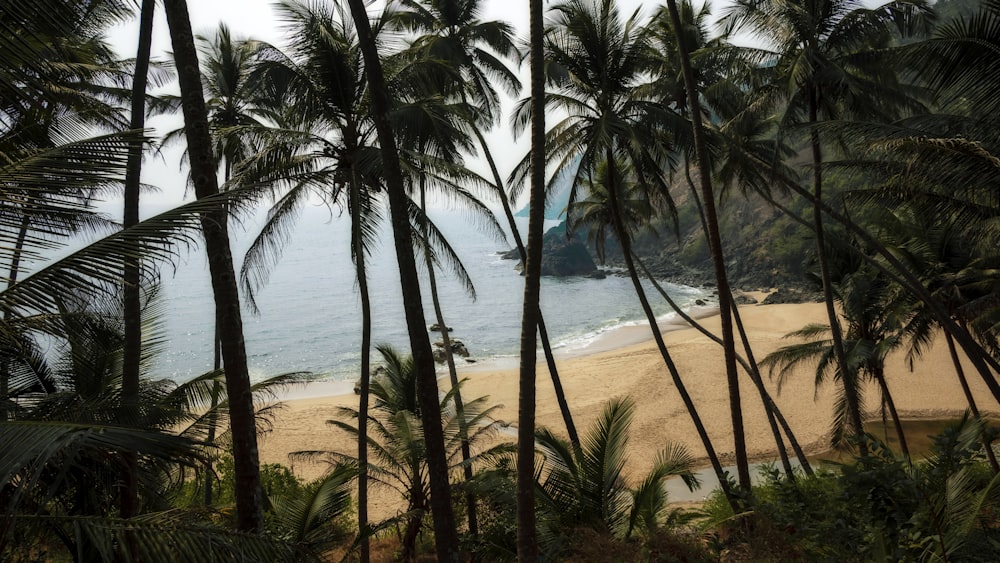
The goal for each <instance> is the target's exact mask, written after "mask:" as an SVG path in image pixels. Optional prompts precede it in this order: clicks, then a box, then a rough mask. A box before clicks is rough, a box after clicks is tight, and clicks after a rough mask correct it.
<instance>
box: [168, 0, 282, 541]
mask: <svg viewBox="0 0 1000 563" xmlns="http://www.w3.org/2000/svg"><path fill="white" fill-rule="evenodd" d="M163 11H164V12H165V13H166V16H167V24H168V26H169V28H170V41H171V45H172V47H173V51H174V61H175V63H176V68H177V78H178V82H179V83H180V89H181V105H182V109H183V112H184V131H185V136H186V137H187V144H188V154H189V155H190V160H191V177H192V178H193V179H194V187H195V196H196V197H197V198H198V199H202V198H206V197H211V196H214V195H216V194H218V193H219V186H218V178H217V177H216V173H217V172H216V170H217V169H216V166H217V162H216V160H215V158H214V157H213V155H212V140H211V136H210V134H209V126H208V112H207V110H206V108H205V98H204V95H203V93H202V85H201V71H200V69H199V67H198V52H197V50H196V49H195V46H194V35H193V34H192V32H191V19H190V17H189V15H188V8H187V2H186V1H185V0H164V3H163ZM227 222H228V217H227V212H226V210H225V209H220V210H219V211H216V212H213V213H210V214H205V215H203V216H202V219H201V225H202V231H203V232H204V236H205V251H206V253H207V254H208V267H209V272H210V274H211V277H212V292H213V294H214V296H215V319H216V322H217V323H218V325H219V329H220V333H221V337H222V338H221V340H222V358H223V362H224V363H225V365H226V392H227V394H228V397H229V421H230V427H231V434H232V443H233V465H234V467H233V469H234V474H235V478H236V483H235V496H236V527H237V529H239V530H241V531H247V532H254V531H258V530H260V529H261V528H262V527H263V516H262V508H263V504H262V503H263V493H262V491H261V486H260V460H259V455H258V452H257V427H256V423H255V419H254V410H253V394H252V393H251V387H250V373H249V371H248V370H247V354H246V347H245V343H244V341H243V319H242V315H241V312H240V297H239V290H238V288H237V285H236V274H235V272H234V271H233V255H232V251H231V249H230V247H229V232H228V231H229V229H228V225H227Z"/></svg>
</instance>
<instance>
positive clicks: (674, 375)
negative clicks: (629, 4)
mask: <svg viewBox="0 0 1000 563" xmlns="http://www.w3.org/2000/svg"><path fill="white" fill-rule="evenodd" d="M555 10H556V13H557V15H558V17H557V18H556V19H555V26H554V27H553V29H552V30H551V31H550V32H549V34H548V36H547V39H546V47H547V50H548V59H549V65H550V68H551V69H552V70H551V76H552V80H553V81H554V82H555V84H556V86H557V88H558V90H557V92H555V93H553V94H551V95H550V97H549V104H550V105H551V106H553V107H554V108H559V109H562V110H564V111H565V112H566V113H568V114H569V117H567V118H565V119H563V120H562V121H560V122H559V123H557V124H556V125H555V126H553V127H552V129H551V130H550V132H549V133H548V148H549V151H550V155H551V158H554V159H556V162H557V171H556V174H560V173H567V174H571V175H572V177H573V178H574V188H573V192H571V195H570V204H569V208H568V215H569V217H570V218H571V219H572V218H573V217H574V213H575V210H574V207H575V202H576V201H577V199H578V191H579V190H582V189H584V188H585V187H586V186H588V184H591V185H595V186H596V185H598V184H600V185H601V186H602V188H601V190H600V191H601V193H602V194H603V196H602V199H604V201H605V202H606V203H607V206H606V213H605V214H604V215H603V216H604V218H606V219H607V220H608V221H609V225H610V226H611V232H613V233H614V234H615V238H616V240H617V241H618V243H619V245H620V246H621V248H622V255H623V257H624V259H625V263H626V267H627V269H628V271H629V272H630V277H631V279H632V282H633V287H634V289H635V292H636V296H637V297H638V299H639V302H640V304H641V305H642V308H643V311H644V312H645V315H646V318H647V319H648V320H649V323H650V330H651V332H652V334H653V338H654V340H655V341H656V343H657V347H658V349H659V351H660V354H661V356H662V357H663V361H664V364H665V365H666V367H667V370H668V371H669V372H670V375H671V380H672V382H673V384H674V386H675V387H676V388H677V390H678V392H679V393H680V395H681V399H682V401H683V402H684V406H685V408H686V409H687V411H688V413H689V415H690V416H691V418H692V421H693V422H694V425H695V428H696V430H697V431H698V435H699V437H700V439H701V441H702V444H703V445H704V447H705V451H706V453H707V455H708V457H709V459H710V460H711V461H712V465H713V468H714V469H715V471H716V473H717V475H718V476H719V479H720V482H721V483H724V485H723V486H724V487H725V486H726V485H725V483H726V482H727V481H726V479H725V477H724V475H723V471H722V465H721V463H719V461H718V456H716V454H715V448H714V447H713V446H712V443H711V439H710V438H709V436H708V434H707V432H705V429H704V425H703V424H702V423H701V418H700V416H699V415H698V412H697V409H696V407H695V405H694V403H693V401H691V398H690V396H689V395H688V393H687V389H686V387H685V386H684V383H683V381H682V380H681V377H680V374H679V373H678V372H677V370H676V366H674V363H673V360H672V358H671V357H670V354H669V352H668V351H667V349H666V345H665V344H664V343H663V339H662V335H661V334H660V331H659V329H658V326H657V323H656V319H655V315H654V314H653V311H652V309H651V308H650V306H649V301H648V299H647V298H646V295H645V290H644V289H643V287H642V284H641V282H640V280H639V277H638V273H637V269H636V267H635V264H634V262H633V260H632V252H631V238H632V233H631V231H630V230H629V229H631V228H632V227H631V225H630V224H629V223H628V217H627V216H626V215H627V214H628V213H629V212H630V211H629V203H628V202H627V201H624V199H627V198H630V197H635V196H634V195H633V194H631V193H630V189H629V186H628V185H627V184H626V181H629V182H634V184H635V187H636V188H639V189H641V194H639V197H638V198H639V199H642V200H645V201H647V202H648V203H649V205H650V207H649V208H648V209H665V210H666V211H667V212H668V213H672V212H673V202H672V200H671V199H670V197H669V194H668V187H667V184H666V178H665V175H664V172H663V170H664V167H665V166H667V164H668V163H669V159H668V156H667V150H666V149H667V147H666V144H665V141H666V139H665V138H664V137H663V136H661V135H660V134H659V133H660V130H659V128H657V127H650V125H649V124H650V123H654V124H660V123H665V122H666V120H668V119H669V117H670V115H669V112H668V110H666V109H665V108H664V107H663V106H662V105H660V104H657V103H655V102H652V101H649V100H647V99H645V98H643V97H641V96H640V95H639V93H638V91H639V89H640V80H641V79H642V77H643V75H644V71H645V69H646V58H645V54H646V52H647V51H646V42H645V36H644V35H643V33H644V32H643V30H642V29H641V28H639V26H638V23H637V17H638V14H637V13H635V14H633V15H632V16H631V17H630V18H629V19H628V20H626V21H624V22H623V21H621V19H620V18H619V14H618V10H617V8H616V7H615V5H614V3H613V2H612V1H611V0H602V1H601V2H599V3H596V4H591V3H588V2H583V1H580V0H570V1H567V2H563V3H561V4H559V5H557V6H556V7H555ZM595 46H601V48H600V49H595V48H594V47H595ZM523 119H524V114H523V107H522V108H521V113H520V114H519V115H518V120H519V122H523ZM622 166H627V167H628V170H627V171H626V170H623V169H622ZM595 179H596V181H594V180H595ZM727 490H728V489H727Z"/></svg>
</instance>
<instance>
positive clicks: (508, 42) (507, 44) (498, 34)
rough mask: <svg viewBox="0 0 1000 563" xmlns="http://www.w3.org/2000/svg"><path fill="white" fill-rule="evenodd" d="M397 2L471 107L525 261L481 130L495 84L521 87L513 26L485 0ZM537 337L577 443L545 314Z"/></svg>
mask: <svg viewBox="0 0 1000 563" xmlns="http://www.w3.org/2000/svg"><path fill="white" fill-rule="evenodd" d="M398 3H399V9H398V11H396V12H395V13H394V15H393V17H394V20H395V21H397V22H399V23H400V24H401V25H402V26H403V27H404V28H406V29H410V30H413V31H416V32H417V33H419V34H421V35H419V36H418V37H417V39H415V40H414V42H413V45H412V46H411V49H412V50H414V51H415V52H416V53H418V54H419V55H420V56H423V57H425V58H427V59H429V60H432V61H442V62H443V63H444V64H445V65H446V68H445V69H442V70H440V71H438V72H437V73H436V74H437V75H438V76H437V77H436V78H435V79H434V81H435V82H437V83H438V84H440V86H441V88H442V90H443V91H444V92H445V93H446V94H451V95H457V96H458V97H459V99H460V100H461V101H462V103H463V104H466V105H467V106H469V107H468V110H469V111H468V112H467V113H468V115H467V116H466V117H467V119H468V120H469V121H470V125H471V129H472V133H473V135H475V137H476V141H477V143H478V146H479V149H480V150H481V151H482V154H483V158H485V159H486V162H487V164H488V165H489V167H490V174H491V176H492V180H493V188H494V189H495V196H496V198H497V200H499V201H500V205H501V208H502V209H503V212H504V217H505V218H506V220H507V228H508V229H509V230H510V232H511V235H512V236H513V238H514V243H515V246H516V248H517V250H518V253H519V254H520V257H521V262H522V263H523V262H524V261H525V260H526V255H525V251H524V241H523V239H522V238H521V234H520V232H519V229H518V227H517V223H516V221H515V220H514V213H513V211H512V210H511V206H510V199H509V198H508V195H507V190H506V189H505V188H504V185H505V182H504V180H503V177H502V176H501V175H500V170H499V168H498V167H497V163H496V160H495V159H494V157H493V153H492V151H491V150H490V147H489V144H488V143H487V142H486V138H485V136H484V135H483V129H484V128H487V127H493V126H495V125H496V123H497V122H498V121H499V118H500V114H499V109H500V108H499V96H498V93H497V91H496V87H495V86H494V84H496V83H499V84H500V86H501V87H502V88H503V89H504V90H505V91H506V93H507V94H509V95H515V94H517V93H518V92H519V91H520V86H521V85H520V82H519V80H518V78H517V76H516V75H515V74H514V73H513V72H512V71H511V70H510V69H509V68H508V67H507V65H506V64H505V62H504V60H503V59H510V58H512V57H514V56H516V55H517V54H518V49H517V47H516V45H515V44H514V40H513V30H512V29H511V27H510V25H508V24H507V23H504V22H500V21H482V20H481V19H479V14H480V11H481V9H482V0H400V1H399V2H398ZM473 104H474V105H473ZM538 337H539V339H540V340H541V344H542V351H543V352H544V354H545V361H546V364H547V366H548V369H549V374H550V376H551V377H552V383H553V386H554V388H555V393H556V401H557V402H558V403H559V410H560V412H561V413H562V417H563V422H564V424H565V425H566V431H567V433H568V435H569V438H570V441H571V442H572V443H574V444H579V438H578V437H577V434H576V426H575V425H574V424H573V416H572V413H571V412H570V409H569V405H568V403H567V401H566V394H565V393H564V392H563V388H562V382H561V381H560V379H559V372H558V369H557V367H556V362H555V357H554V356H553V354H552V346H551V344H550V342H549V337H548V331H547V330H546V328H545V319H544V317H543V316H542V313H541V312H539V313H538Z"/></svg>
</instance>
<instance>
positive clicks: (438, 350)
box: [433, 340, 471, 364]
mask: <svg viewBox="0 0 1000 563" xmlns="http://www.w3.org/2000/svg"><path fill="white" fill-rule="evenodd" d="M450 342H451V354H452V356H460V357H462V358H468V357H469V356H470V355H471V354H469V349H468V348H466V347H465V344H464V343H463V342H462V341H461V340H451V341H450ZM433 352H434V361H435V362H437V363H439V364H443V363H445V362H446V361H448V358H447V356H446V355H445V351H444V341H442V340H438V341H436V342H434V350H433Z"/></svg>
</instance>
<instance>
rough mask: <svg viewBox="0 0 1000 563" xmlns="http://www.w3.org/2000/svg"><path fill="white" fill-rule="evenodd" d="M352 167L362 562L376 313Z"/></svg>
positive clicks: (367, 545)
mask: <svg viewBox="0 0 1000 563" xmlns="http://www.w3.org/2000/svg"><path fill="white" fill-rule="evenodd" d="M355 172H356V170H355V169H354V167H352V175H353V178H352V182H351V187H350V190H351V246H352V249H353V251H354V269H355V271H356V273H357V278H358V293H360V295H361V384H360V385H359V388H360V389H359V395H360V397H359V399H358V541H359V547H360V549H359V559H360V562H361V563H368V561H369V560H370V559H371V541H370V538H369V536H370V535H371V534H370V531H369V526H368V400H369V392H370V388H371V342H372V310H371V299H370V297H369V295H368V272H367V271H366V269H365V247H364V244H363V242H362V238H361V217H362V213H361V211H362V209H361V189H362V186H361V182H360V181H359V179H358V177H357V174H356V173H355Z"/></svg>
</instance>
